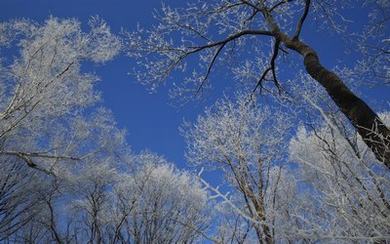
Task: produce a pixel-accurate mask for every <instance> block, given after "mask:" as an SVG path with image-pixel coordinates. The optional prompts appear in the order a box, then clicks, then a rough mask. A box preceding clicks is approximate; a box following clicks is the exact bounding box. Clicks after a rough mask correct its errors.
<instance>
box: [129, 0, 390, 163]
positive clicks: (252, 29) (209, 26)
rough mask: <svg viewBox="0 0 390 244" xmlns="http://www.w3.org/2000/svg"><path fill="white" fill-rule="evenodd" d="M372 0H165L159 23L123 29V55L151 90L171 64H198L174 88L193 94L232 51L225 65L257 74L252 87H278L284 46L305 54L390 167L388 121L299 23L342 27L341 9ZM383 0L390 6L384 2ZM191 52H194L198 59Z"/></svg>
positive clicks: (308, 65)
mask: <svg viewBox="0 0 390 244" xmlns="http://www.w3.org/2000/svg"><path fill="white" fill-rule="evenodd" d="M369 2H370V1H359V3H357V2H356V1H343V2H342V3H341V2H340V1H334V0H331V1H310V0H305V1H263V0H228V1H220V0H215V1H211V2H210V1H198V2H196V3H189V4H188V5H187V7H184V8H177V9H173V8H170V7H168V6H165V5H164V6H163V7H162V13H161V14H156V19H157V20H158V24H157V25H156V26H154V27H153V28H151V30H144V29H139V30H137V31H136V32H133V33H128V34H127V36H128V37H127V39H128V55H129V56H130V57H133V58H135V59H136V60H137V63H138V64H139V65H140V66H141V68H140V69H139V70H136V72H135V73H136V77H137V79H138V80H140V81H141V82H143V83H146V84H151V86H152V89H155V88H156V87H157V86H158V84H159V83H160V82H161V81H164V80H165V79H166V78H167V77H168V76H169V75H170V74H171V73H172V72H173V71H175V70H181V71H184V70H186V69H188V68H187V66H188V64H191V65H192V64H193V63H198V64H199V67H198V68H196V67H195V68H194V71H192V70H190V72H192V73H191V75H190V77H188V78H186V79H185V80H184V82H183V83H184V85H188V84H190V85H193V86H194V88H187V87H184V88H180V87H179V90H177V91H176V92H177V93H178V94H179V95H180V94H182V93H183V92H184V91H186V90H188V89H190V90H192V91H195V92H196V93H198V92H199V91H200V89H202V87H203V86H204V85H205V83H206V81H207V80H208V79H209V76H210V75H211V74H212V73H213V70H214V69H215V68H216V66H217V65H218V64H219V63H224V62H223V60H227V59H229V57H231V54H232V53H235V55H236V56H237V57H238V58H237V59H238V60H240V59H241V60H243V65H242V66H238V65H236V64H234V63H233V64H228V65H226V67H223V68H221V69H222V70H229V68H231V71H233V74H236V75H238V76H242V75H244V76H248V73H249V72H251V73H257V79H256V83H255V84H253V87H255V90H256V89H257V88H259V87H260V88H263V89H266V88H265V87H266V84H265V83H266V82H267V81H272V82H273V83H274V84H275V86H276V87H277V88H278V90H279V92H281V91H282V87H281V84H280V82H279V78H278V77H279V76H281V74H280V72H278V70H281V68H279V69H278V65H277V60H278V57H279V56H281V55H285V54H287V53H288V52H287V50H285V49H289V50H293V51H295V52H296V53H297V54H299V55H300V56H301V57H302V58H303V63H304V69H305V71H306V72H307V74H309V75H310V76H311V77H312V78H313V79H314V80H316V81H317V82H318V84H320V85H321V86H322V87H323V88H324V89H325V90H326V91H327V93H328V95H329V96H330V97H331V98H332V100H333V101H334V103H335V104H336V105H337V106H338V108H339V109H340V111H342V112H343V114H344V115H345V116H346V117H347V118H348V119H349V121H350V122H351V124H352V125H353V126H354V127H355V129H356V130H357V131H358V132H359V134H360V135H361V137H362V138H363V140H364V142H365V143H366V144H367V145H368V147H369V148H370V149H371V150H372V151H373V152H374V154H375V156H376V158H377V159H378V160H379V161H381V162H383V163H384V164H385V165H386V166H387V167H388V168H390V139H389V138H390V130H389V128H388V127H387V126H386V125H385V124H384V123H383V122H382V121H381V120H380V118H379V117H378V115H377V114H376V113H375V112H374V111H373V110H372V109H371V108H370V107H369V106H368V105H367V104H366V103H365V102H364V101H363V100H362V99H360V98H359V97H358V96H357V95H355V94H354V93H353V92H352V91H351V90H350V89H349V88H348V87H347V85H346V84H345V82H344V81H343V80H342V79H341V78H340V77H339V76H338V75H337V74H336V73H335V72H332V71H331V70H329V69H327V68H326V67H324V66H323V65H322V64H321V62H320V59H319V56H318V54H317V52H316V51H315V49H314V48H312V46H310V45H309V44H308V43H306V42H304V41H303V40H302V38H301V36H302V35H301V33H302V32H303V26H304V24H305V22H306V21H307V20H309V19H312V20H313V21H315V20H319V21H320V23H321V25H322V24H324V23H326V24H327V26H328V27H329V28H330V29H331V32H332V33H336V34H340V33H342V32H343V29H342V28H341V27H340V26H339V22H344V21H343V20H345V18H344V17H343V13H340V12H339V11H338V10H339V9H341V10H343V9H344V8H346V7H348V5H355V6H356V5H359V4H360V5H364V4H366V3H369ZM375 2H378V3H379V2H383V1H375ZM382 6H383V7H385V8H388V7H389V6H388V4H386V3H385V4H382ZM373 16H374V17H373ZM370 18H375V15H371V16H370ZM347 37H349V35H347ZM265 38H268V39H271V52H270V58H269V61H268V62H264V60H262V59H264V54H263V53H264V50H266V49H265V45H264V43H263V40H264V39H265ZM281 53H282V54H281ZM196 55H197V56H196ZM190 56H195V57H196V58H197V59H196V58H195V60H197V61H195V62H194V61H193V60H194V59H192V58H190ZM234 57H235V56H234V55H233V58H234ZM237 59H236V60H237ZM186 60H188V62H186ZM382 60H386V59H382ZM383 65H386V64H383ZM227 67H229V68H227ZM199 70H202V71H199ZM248 70H249V72H248ZM259 71H260V73H259ZM174 85H175V86H178V85H176V84H174Z"/></svg>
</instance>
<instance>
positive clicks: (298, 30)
mask: <svg viewBox="0 0 390 244" xmlns="http://www.w3.org/2000/svg"><path fill="white" fill-rule="evenodd" d="M310 2H311V1H310V0H305V10H304V11H303V14H302V16H301V18H300V19H299V21H298V25H297V29H296V31H295V35H294V37H293V40H298V39H299V35H300V34H301V31H302V26H303V23H304V22H305V20H306V17H307V15H308V13H309V8H310Z"/></svg>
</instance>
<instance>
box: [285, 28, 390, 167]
mask: <svg viewBox="0 0 390 244" xmlns="http://www.w3.org/2000/svg"><path fill="white" fill-rule="evenodd" d="M281 39H282V41H283V42H284V43H285V44H286V46H287V47H288V48H290V49H292V50H295V51H297V52H298V53H299V54H301V55H302V56H303V60H304V65H305V68H306V71H307V73H308V74H309V75H310V76H311V77H312V78H313V79H315V80H316V81H318V83H320V84H321V86H322V87H324V88H325V90H326V91H327V93H328V94H329V96H330V97H331V98H332V100H333V101H334V102H335V103H336V105H337V106H338V107H339V108H340V110H341V111H342V112H343V113H344V114H345V116H347V118H348V119H349V121H350V122H351V123H352V125H353V126H354V127H355V128H356V130H357V131H358V133H359V134H360V136H361V137H362V138H363V140H364V142H365V143H366V144H367V146H368V147H369V148H370V149H371V150H372V152H373V153H374V154H375V157H376V158H377V159H378V160H379V161H381V162H383V163H384V164H385V165H386V166H387V167H388V168H389V169H390V130H389V128H387V126H386V125H385V124H384V123H383V122H382V121H381V119H380V118H379V117H378V115H377V114H376V113H375V112H374V111H373V110H372V109H371V108H370V107H369V106H368V105H367V104H366V103H365V102H364V101H363V100H362V99H360V98H359V97H358V96H356V95H355V94H354V93H353V92H352V91H351V90H350V89H349V88H348V87H347V86H346V85H345V84H344V82H343V81H342V80H341V79H340V77H338V76H337V75H336V74H335V73H333V72H331V71H329V70H328V69H326V68H325V67H324V66H322V64H321V62H320V59H319V57H318V55H317V53H316V52H315V51H314V50H313V49H312V48H311V47H310V46H308V45H307V44H305V43H303V42H301V41H299V40H297V39H290V38H288V37H287V36H285V35H281Z"/></svg>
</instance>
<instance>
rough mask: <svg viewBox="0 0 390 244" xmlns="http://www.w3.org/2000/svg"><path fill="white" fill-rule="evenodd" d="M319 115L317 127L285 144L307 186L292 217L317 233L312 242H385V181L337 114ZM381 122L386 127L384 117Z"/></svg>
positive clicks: (388, 180) (388, 211)
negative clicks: (322, 120)
mask: <svg viewBox="0 0 390 244" xmlns="http://www.w3.org/2000/svg"><path fill="white" fill-rule="evenodd" d="M313 106H316V104H315V103H314V102H313ZM316 108H317V109H321V108H320V107H319V106H316ZM321 110H322V109H321ZM321 114H322V115H323V116H324V123H323V125H322V126H320V127H319V126H313V125H310V124H308V126H307V128H304V127H302V128H301V129H299V130H298V132H297V135H296V137H295V138H294V139H292V140H291V142H290V154H291V158H292V160H294V161H296V162H298V163H299V165H300V169H299V171H298V174H299V175H300V176H299V178H300V179H302V180H303V181H304V182H305V183H306V184H307V186H306V190H305V191H307V194H306V196H305V197H303V198H302V199H306V200H304V201H305V203H304V204H303V205H302V206H301V209H300V210H299V211H297V213H300V214H297V217H298V218H299V219H300V220H299V221H300V222H303V223H304V224H303V226H305V227H304V228H306V229H307V230H311V232H316V233H317V235H318V237H317V238H316V240H318V239H329V240H337V241H347V242H351V241H354V240H355V241H357V240H362V241H370V242H375V243H381V242H385V241H386V240H388V239H389V238H390V236H389V231H388V230H389V226H388V223H389V218H390V215H389V214H390V208H389V207H390V205H389V203H390V202H389V191H388V189H389V183H390V178H389V176H390V175H389V174H388V171H387V170H385V166H383V165H378V164H377V163H376V160H375V157H374V155H373V154H372V152H371V151H370V150H369V149H368V148H367V146H366V145H365V144H364V142H363V141H362V139H361V137H360V136H359V135H358V134H357V133H356V132H355V131H354V130H353V129H352V128H350V126H349V125H347V124H346V123H345V121H343V120H341V119H340V115H339V114H337V113H330V111H327V112H325V111H324V110H322V111H321ZM382 119H383V121H386V122H387V121H388V120H389V118H388V114H387V115H385V116H382ZM302 194H304V192H302ZM309 232H310V231H309ZM309 236H310V234H309ZM309 239H311V238H309Z"/></svg>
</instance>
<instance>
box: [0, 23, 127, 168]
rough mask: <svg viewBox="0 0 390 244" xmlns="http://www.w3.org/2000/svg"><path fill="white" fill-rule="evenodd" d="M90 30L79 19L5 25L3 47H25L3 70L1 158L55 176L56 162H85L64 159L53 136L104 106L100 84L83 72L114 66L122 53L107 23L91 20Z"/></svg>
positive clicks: (0, 38)
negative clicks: (86, 66) (84, 67)
mask: <svg viewBox="0 0 390 244" xmlns="http://www.w3.org/2000/svg"><path fill="white" fill-rule="evenodd" d="M89 24H90V31H89V32H83V31H82V30H81V26H80V23H79V22H78V21H77V20H75V19H64V20H61V19H57V18H54V17H50V18H49V19H47V20H46V22H45V23H44V24H38V23H34V22H32V21H29V20H15V21H9V22H2V23H0V45H1V46H0V47H1V48H3V49H5V48H7V47H19V52H18V53H17V55H16V58H15V59H14V60H6V59H5V58H4V59H2V61H3V63H2V66H1V68H0V76H1V80H0V91H1V93H0V111H1V112H0V141H1V145H0V155H6V156H14V157H17V158H19V159H20V160H22V161H24V162H25V163H26V164H27V165H28V166H30V167H32V168H35V169H40V170H42V171H46V173H49V174H50V173H51V172H48V170H50V166H51V165H52V164H53V162H54V164H55V163H56V162H58V161H75V160H78V159H79V156H80V155H72V154H67V152H64V153H63V154H61V153H60V151H61V150H64V149H65V148H57V147H56V146H55V145H53V144H51V143H52V142H53V143H59V142H58V141H57V142H54V141H53V140H52V138H50V136H52V135H53V134H55V133H57V134H58V130H61V129H63V127H66V126H69V124H68V125H67V124H66V123H67V121H70V119H71V118H73V117H75V116H77V115H80V114H81V112H82V110H83V109H85V108H86V107H88V106H92V105H93V104H94V103H95V102H96V101H97V100H98V94H97V93H96V91H95V90H94V86H93V84H94V82H95V81H96V80H97V78H96V77H95V76H94V75H92V74H88V73H84V72H82V71H81V63H82V62H83V61H92V62H95V63H103V62H105V61H108V60H111V59H112V58H113V57H114V56H115V55H116V54H118V52H119V50H120V47H121V42H120V40H119V38H118V37H117V36H115V35H113V34H111V32H110V29H109V27H108V26H107V24H106V23H105V22H104V21H102V20H101V19H99V18H91V20H90V23H89ZM63 138H64V136H63ZM64 139H65V140H68V142H69V141H71V140H72V138H69V137H68V138H64ZM48 161H50V162H51V163H48Z"/></svg>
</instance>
